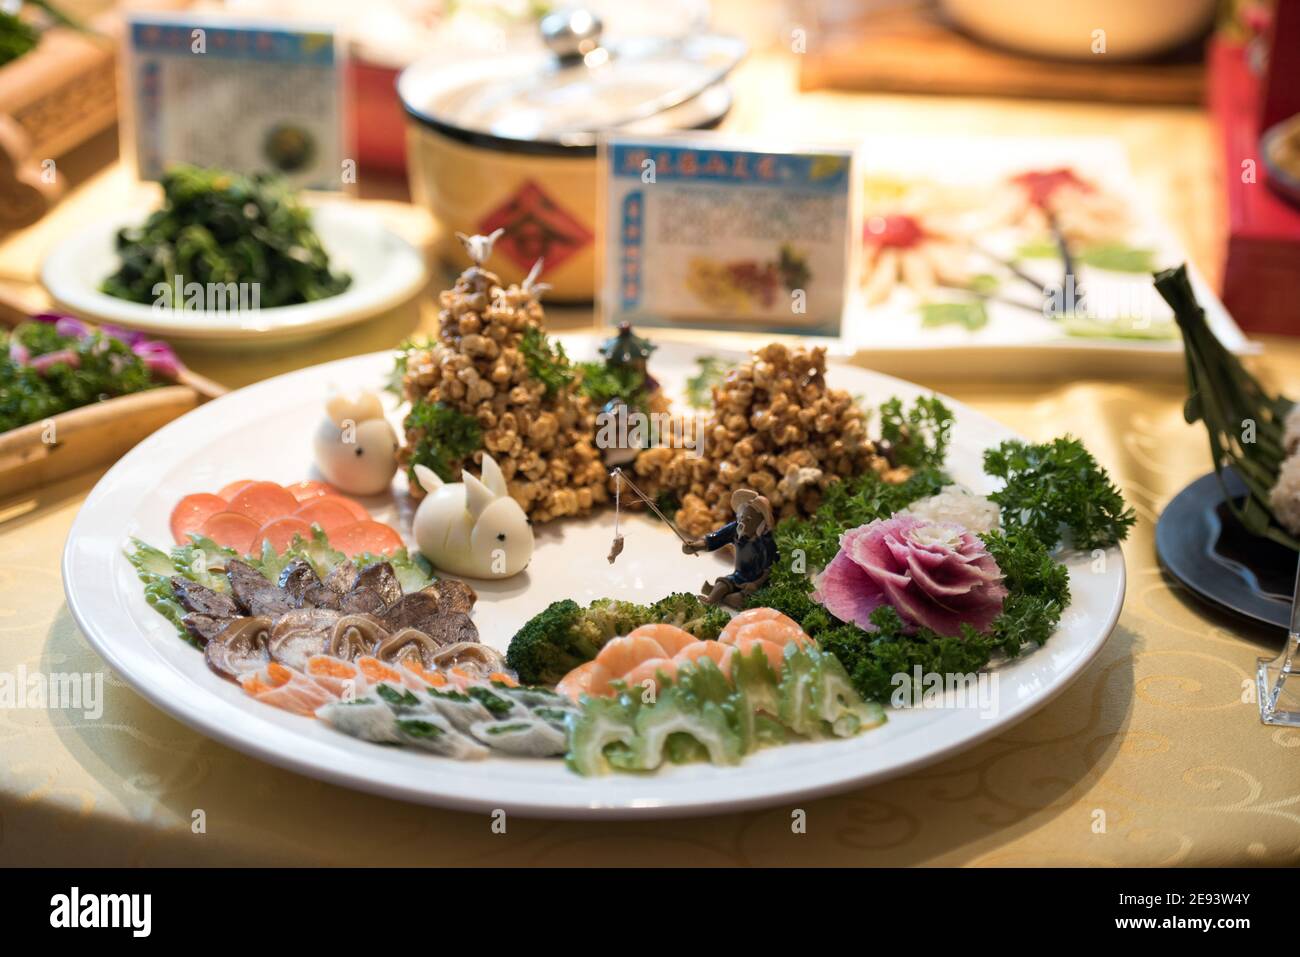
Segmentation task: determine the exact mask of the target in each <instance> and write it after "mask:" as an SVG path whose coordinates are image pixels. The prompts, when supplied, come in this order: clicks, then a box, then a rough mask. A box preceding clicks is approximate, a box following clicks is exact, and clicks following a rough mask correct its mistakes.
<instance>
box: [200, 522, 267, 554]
mask: <svg viewBox="0 0 1300 957" xmlns="http://www.w3.org/2000/svg"><path fill="white" fill-rule="evenodd" d="M258 527H259V526H258V524H257V522H255V521H253V520H252V519H251V518H249V517H248V516H247V515H240V514H239V513H238V512H217V513H216V514H215V515H212V516H210V517H209V518H208V520H207V521H206V522H204V523H203V524H202V525H200V526H199V534H200V535H206V536H207V537H208V538H210V539H212V540H213V541H214V542H216V543H217V544H218V545H220V546H222V547H223V548H233V549H234V550H235V551H236V552H238V553H239V554H240V555H247V554H248V553H249V552H251V551H252V550H253V542H254V541H256V540H257V529H258Z"/></svg>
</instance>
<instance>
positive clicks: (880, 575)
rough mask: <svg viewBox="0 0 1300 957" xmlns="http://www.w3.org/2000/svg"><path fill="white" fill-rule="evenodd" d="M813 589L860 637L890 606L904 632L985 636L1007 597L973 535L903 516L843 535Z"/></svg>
mask: <svg viewBox="0 0 1300 957" xmlns="http://www.w3.org/2000/svg"><path fill="white" fill-rule="evenodd" d="M815 584H816V590H815V591H814V592H813V599H814V600H815V601H818V602H820V603H821V604H822V605H823V606H824V607H825V608H826V610H827V611H829V612H830V613H831V614H832V615H834V616H835V617H836V618H839V619H840V620H842V621H850V622H853V623H854V624H856V625H858V626H859V627H861V628H864V629H866V630H867V631H874V630H875V626H874V625H873V624H872V623H871V613H872V612H873V611H875V610H876V609H877V608H879V607H880V606H881V605H891V606H892V607H893V608H894V610H895V611H897V612H898V615H899V617H900V618H902V619H903V622H904V624H905V625H907V626H908V627H909V629H911V630H915V629H916V628H917V627H925V628H929V629H931V630H932V631H934V632H936V633H937V634H940V635H945V636H953V637H960V635H961V626H962V625H970V626H971V627H972V628H974V629H975V630H976V631H978V632H981V633H985V632H987V631H988V630H989V628H990V627H991V626H992V624H993V620H994V619H995V618H997V616H998V615H999V614H1001V612H1002V602H1003V600H1004V599H1005V598H1006V596H1007V589H1006V586H1004V585H1003V584H1002V570H1001V569H1000V568H998V564H997V562H996V561H994V559H993V556H992V555H990V554H989V553H988V550H987V549H986V548H985V547H984V543H983V542H982V541H980V539H979V538H978V537H977V536H976V535H974V534H973V533H972V532H970V531H969V530H968V529H966V528H965V527H964V526H962V525H955V524H951V523H938V522H927V521H924V520H921V519H918V518H914V517H912V516H910V515H900V516H896V517H894V518H888V519H877V520H876V521H874V522H872V523H870V524H869V525H863V526H861V527H860V528H855V529H853V530H851V531H848V532H845V533H844V535H843V536H842V537H841V538H840V551H839V554H837V555H836V556H835V558H834V559H833V560H832V561H831V563H830V564H829V565H827V566H826V568H825V570H824V571H823V572H822V573H821V574H820V575H819V576H818V577H817V580H816V583H815Z"/></svg>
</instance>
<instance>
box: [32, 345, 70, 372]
mask: <svg viewBox="0 0 1300 957" xmlns="http://www.w3.org/2000/svg"><path fill="white" fill-rule="evenodd" d="M60 363H63V364H64V365H67V366H69V367H71V368H73V369H76V368H78V367H80V365H81V356H79V355H77V352H76V350H75V349H59V350H57V351H55V352H45V353H42V354H41V355H39V356H36V357H35V358H33V359H31V360H30V361H29V362H28V363H27V364H28V365H30V366H31V367H32V368H33V369H35V370H36V371H37V372H38V373H40V374H41V375H44V374H45V373H46V372H47V371H49V369H51V368H52V367H54V366H56V365H59V364H60Z"/></svg>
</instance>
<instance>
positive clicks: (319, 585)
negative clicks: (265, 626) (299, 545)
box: [279, 558, 340, 609]
mask: <svg viewBox="0 0 1300 957" xmlns="http://www.w3.org/2000/svg"><path fill="white" fill-rule="evenodd" d="M279 584H280V587H281V588H283V589H284V590H285V591H286V592H288V593H289V597H290V598H292V599H293V603H294V606H295V607H297V608H333V609H338V608H339V607H340V604H339V595H338V592H336V591H334V589H332V588H330V587H329V586H328V585H326V584H325V583H324V582H322V581H321V580H320V576H319V575H317V574H316V569H314V568H312V567H311V563H310V562H308V561H306V560H305V559H302V558H298V559H294V560H293V561H291V562H290V563H289V564H288V565H286V566H285V567H284V571H282V572H280V583H279Z"/></svg>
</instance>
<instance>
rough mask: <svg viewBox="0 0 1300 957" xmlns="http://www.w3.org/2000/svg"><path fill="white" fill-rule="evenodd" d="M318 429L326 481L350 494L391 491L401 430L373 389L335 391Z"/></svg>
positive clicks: (318, 451)
mask: <svg viewBox="0 0 1300 957" xmlns="http://www.w3.org/2000/svg"><path fill="white" fill-rule="evenodd" d="M325 413H326V418H324V419H323V420H322V421H321V424H320V428H318V429H317V430H316V442H315V450H316V467H317V468H318V469H320V473H321V475H323V476H325V481H327V482H329V483H330V485H333V486H334V487H335V488H336V489H338V490H339V491H340V492H347V493H348V494H350V495H378V494H379V493H380V492H384V491H387V489H388V486H389V485H390V484H391V483H392V481H393V475H394V474H396V472H397V432H396V431H395V430H394V429H393V426H392V424H391V423H390V422H389V421H388V419H386V418H385V417H384V406H383V403H381V402H380V401H379V396H377V395H375V394H374V393H373V392H362V393H361V394H360V395H357V396H348V395H334V396H331V397H330V399H329V401H327V402H326V403H325Z"/></svg>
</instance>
